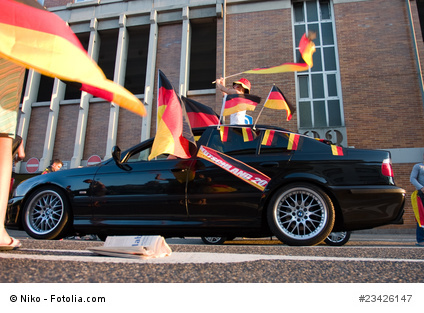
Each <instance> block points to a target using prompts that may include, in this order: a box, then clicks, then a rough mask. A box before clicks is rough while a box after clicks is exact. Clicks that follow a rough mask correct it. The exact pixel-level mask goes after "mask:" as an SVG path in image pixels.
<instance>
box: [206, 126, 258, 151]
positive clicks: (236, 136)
mask: <svg viewBox="0 0 424 313" xmlns="http://www.w3.org/2000/svg"><path fill="white" fill-rule="evenodd" d="M248 129H251V128H248ZM221 131H222V132H224V131H228V132H227V133H226V136H223V139H222V140H221ZM258 134H259V132H258V131H252V137H250V139H247V138H246V136H243V129H242V127H228V126H221V127H220V129H214V130H213V133H212V135H211V137H210V139H209V142H208V147H210V148H212V149H215V150H217V151H219V152H222V153H225V154H229V155H234V154H256V147H257V146H258V142H259V136H258Z"/></svg>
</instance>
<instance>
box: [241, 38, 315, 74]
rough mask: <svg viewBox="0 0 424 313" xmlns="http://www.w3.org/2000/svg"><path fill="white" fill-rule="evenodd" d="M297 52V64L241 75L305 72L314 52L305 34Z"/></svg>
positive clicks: (257, 69) (310, 41)
mask: <svg viewBox="0 0 424 313" xmlns="http://www.w3.org/2000/svg"><path fill="white" fill-rule="evenodd" d="M299 52H300V55H301V60H300V61H299V62H298V63H283V64H281V65H277V66H272V67H259V68H255V69H253V70H249V71H246V72H243V73H249V74H275V73H284V72H301V71H306V70H308V69H309V68H311V67H312V66H313V62H312V55H313V54H314V52H315V44H314V42H313V41H312V40H310V39H309V38H308V37H307V36H306V34H304V35H303V36H302V38H301V39H300V42H299Z"/></svg>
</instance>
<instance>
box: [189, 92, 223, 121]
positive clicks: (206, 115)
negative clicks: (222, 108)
mask: <svg viewBox="0 0 424 313" xmlns="http://www.w3.org/2000/svg"><path fill="white" fill-rule="evenodd" d="M181 99H182V100H183V103H184V105H185V109H186V112H187V115H188V119H189V121H190V126H191V127H192V128H196V127H206V126H209V125H217V124H218V123H219V118H218V114H216V113H215V111H214V110H212V109H211V108H210V107H208V106H206V105H204V104H202V103H200V102H197V101H194V100H192V99H189V98H186V97H184V96H182V97H181Z"/></svg>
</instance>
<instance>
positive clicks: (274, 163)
mask: <svg viewBox="0 0 424 313" xmlns="http://www.w3.org/2000/svg"><path fill="white" fill-rule="evenodd" d="M259 165H260V166H262V167H279V166H280V164H279V163H278V162H262V163H260V164H259Z"/></svg>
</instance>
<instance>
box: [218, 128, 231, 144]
mask: <svg viewBox="0 0 424 313" xmlns="http://www.w3.org/2000/svg"><path fill="white" fill-rule="evenodd" d="M228 129H229V127H225V126H221V128H220V129H219V134H220V135H221V141H222V142H226V141H227V140H228Z"/></svg>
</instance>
